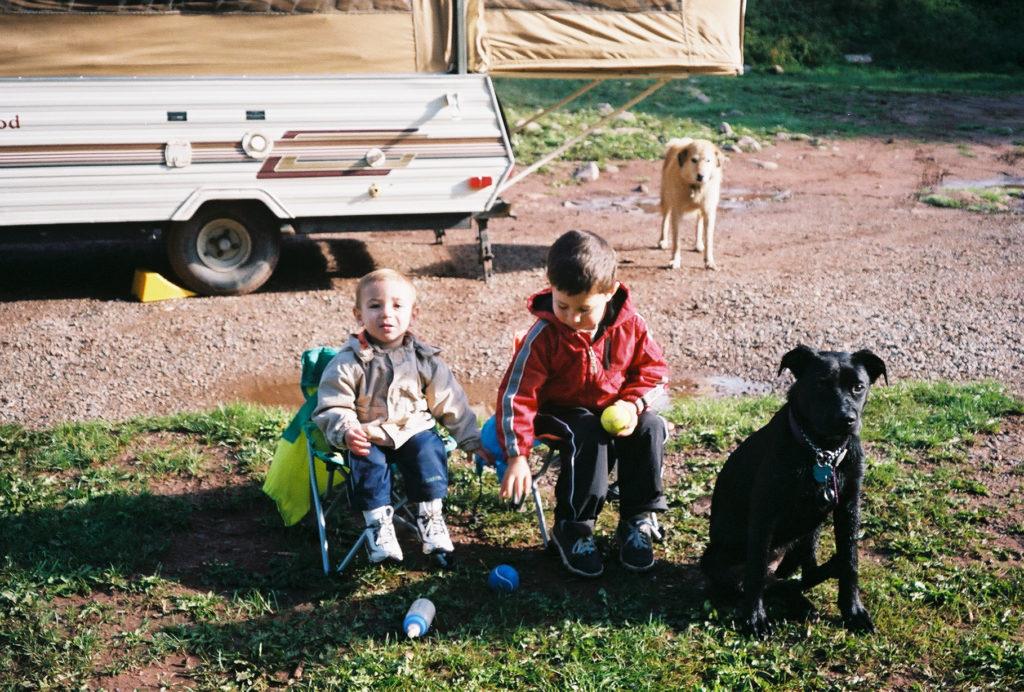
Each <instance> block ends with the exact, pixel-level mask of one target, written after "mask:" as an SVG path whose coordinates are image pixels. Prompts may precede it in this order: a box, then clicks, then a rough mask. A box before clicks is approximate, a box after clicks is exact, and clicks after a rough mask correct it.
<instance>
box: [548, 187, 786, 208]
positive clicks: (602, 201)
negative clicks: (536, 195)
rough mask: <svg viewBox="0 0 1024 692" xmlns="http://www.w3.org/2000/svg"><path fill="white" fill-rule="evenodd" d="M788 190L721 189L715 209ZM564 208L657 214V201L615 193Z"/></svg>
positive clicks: (748, 204)
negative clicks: (611, 195) (615, 194)
mask: <svg viewBox="0 0 1024 692" xmlns="http://www.w3.org/2000/svg"><path fill="white" fill-rule="evenodd" d="M790 194H791V193H790V191H788V190H773V191H770V192H764V191H761V192H755V191H753V190H740V189H733V190H722V197H721V199H720V200H719V203H718V208H719V209H726V210H732V211H742V210H745V209H750V208H752V207H755V206H758V205H761V204H766V203H768V202H778V201H781V200H784V199H786V198H788V197H789V196H790ZM565 205H566V206H567V207H570V208H572V209H579V210H581V211H587V212H615V213H620V214H660V213H661V209H660V203H659V200H658V198H657V197H652V196H650V195H642V194H636V195H619V196H614V197H588V198H586V199H578V200H571V201H568V202H566V203H565Z"/></svg>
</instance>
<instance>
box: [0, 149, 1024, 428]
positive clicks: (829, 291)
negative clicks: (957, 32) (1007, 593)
mask: <svg viewBox="0 0 1024 692" xmlns="http://www.w3.org/2000/svg"><path fill="white" fill-rule="evenodd" d="M658 170H659V164H658V163H657V162H623V163H621V164H619V165H618V166H617V167H616V168H614V169H608V170H605V171H604V172H603V173H602V175H601V177H600V178H599V180H597V181H595V182H592V183H586V184H573V183H569V184H566V182H565V181H566V179H567V177H568V176H569V174H571V172H572V169H571V168H564V169H557V170H554V171H552V172H550V173H547V174H545V175H535V176H533V177H532V178H528V179H527V180H525V181H523V182H522V183H520V184H519V185H517V186H516V187H514V188H512V189H511V190H510V191H508V193H507V194H506V195H505V196H506V198H508V199H509V200H510V201H511V202H512V203H513V208H514V209H515V210H516V213H517V218H515V219H505V220H498V221H494V222H492V224H491V236H492V240H493V242H494V243H495V252H496V255H497V259H496V261H495V269H496V277H495V279H494V280H493V281H492V282H491V283H490V284H485V283H484V282H482V281H480V280H479V279H478V267H477V264H476V254H477V248H476V244H475V234H474V233H473V232H472V231H452V232H449V236H448V238H447V240H446V243H445V244H444V245H435V244H433V243H432V240H433V234H432V233H428V232H420V233H367V234H347V235H342V236H337V237H332V238H329V239H321V240H318V241H317V242H310V241H305V240H304V241H295V242H290V243H287V244H286V247H285V252H284V254H283V256H282V260H281V263H280V265H279V267H278V271H277V273H276V274H275V276H274V277H273V278H272V279H271V281H270V282H269V283H268V284H267V286H265V287H264V289H262V290H261V291H260V292H259V293H257V294H255V295H250V296H243V297H237V298H190V299H185V300H172V301H164V302H158V303H149V304H142V303H139V302H137V301H135V300H134V299H133V298H132V297H131V295H130V285H131V276H132V272H133V271H134V269H135V268H136V267H142V266H149V267H155V268H157V269H161V268H165V265H164V263H163V260H162V259H161V256H160V252H159V248H158V247H157V246H154V245H152V244H147V243H141V242H140V243H132V244H127V245H126V244H118V245H95V244H93V245H89V246H83V245H81V244H67V245H63V246H47V247H45V248H34V247H29V246H25V245H16V246H12V247H9V248H6V249H5V250H4V251H3V253H2V254H0V346H2V349H3V351H2V352H3V356H2V358H0V422H4V423H21V424H24V425H26V426H29V427H33V428H36V427H42V426H50V425H53V424H56V423H58V422H62V421H80V420H91V419H106V420H123V419H127V418H131V417H134V416H139V415H159V414H168V413H173V412H177V411H183V410H202V409H208V408H212V407H215V406H216V405H218V404H220V403H223V402H228V401H234V400H247V401H257V402H262V403H267V404H275V405H276V404H280V405H285V406H288V407H291V406H293V405H295V404H297V403H298V402H299V401H300V394H299V391H298V384H297V380H298V356H299V354H300V353H301V351H302V350H303V349H305V348H308V347H311V346H315V345H320V344H337V343H340V342H341V341H342V339H343V338H344V335H345V334H346V333H347V331H348V330H349V329H350V328H352V326H353V324H352V318H351V306H352V298H351V295H352V291H353V288H354V285H355V281H356V279H357V278H358V277H359V276H361V275H362V274H363V273H365V272H366V271H369V270H370V269H372V268H373V267H375V266H393V267H395V268H397V269H400V270H404V271H407V272H409V273H410V274H412V275H413V276H414V278H415V281H416V283H417V286H418V287H419V289H420V292H421V316H420V319H419V321H418V323H417V327H416V329H417V331H418V333H419V334H420V335H421V337H423V338H424V339H425V340H427V341H429V342H433V343H436V344H438V345H439V346H441V347H442V348H443V349H444V354H445V357H446V359H447V361H448V362H449V364H450V365H451V366H452V368H453V370H454V371H455V372H456V374H457V375H458V376H459V377H460V379H462V381H463V382H464V385H465V386H466V389H467V391H468V392H469V393H470V396H471V398H472V399H473V401H474V403H475V404H477V405H478V406H479V407H480V409H481V412H486V410H487V409H488V407H490V406H491V405H492V404H493V396H494V390H495V387H496V384H497V381H498V379H499V378H500V376H501V374H502V372H503V370H504V367H505V365H506V363H507V359H508V356H509V344H510V343H511V339H512V334H513V332H514V331H515V330H517V329H521V328H524V327H526V326H528V324H529V322H530V320H529V317H528V316H527V314H526V312H525V310H524V307H523V306H524V303H525V299H526V297H527V296H528V295H529V294H530V293H531V292H533V291H534V290H537V289H539V288H541V287H543V285H544V281H543V272H542V264H543V258H544V253H545V251H546V248H547V246H548V244H550V242H551V241H552V240H553V239H554V238H555V237H557V235H558V234H560V233H561V232H563V231H565V230H568V229H570V228H587V229H590V230H594V231H596V232H598V233H601V234H602V235H604V236H605V237H607V238H608V239H609V240H610V241H611V242H612V243H613V245H614V246H615V247H616V248H617V250H618V251H619V253H620V259H621V261H622V265H621V276H620V278H621V280H622V281H623V282H625V283H626V284H627V285H628V286H629V287H630V289H631V290H632V291H633V293H634V299H635V301H636V303H637V304H638V306H639V308H640V310H641V312H642V313H643V314H644V315H645V316H646V317H647V319H648V322H649V323H650V326H651V330H652V332H653V334H654V335H655V337H656V338H657V339H658V341H659V342H660V343H661V344H662V346H663V348H664V349H665V352H666V355H667V358H668V361H669V364H670V366H671V368H672V372H673V382H672V384H673V387H674V388H675V389H676V391H677V392H679V393H687V394H705V393H721V392H725V393H736V392H748V391H750V392H763V391H770V390H773V391H783V390H784V389H785V387H786V386H788V383H789V380H788V375H783V376H777V374H776V370H777V368H778V363H779V360H780V358H781V357H782V354H783V353H785V352H786V351H787V350H789V349H790V348H792V347H793V346H794V345H796V344H797V343H806V344H808V345H811V346H814V347H819V348H836V349H846V350H854V349H857V348H863V347H867V348H871V349H872V350H874V351H875V352H876V353H878V354H879V355H880V356H882V358H883V359H884V360H885V361H886V362H887V365H888V368H889V381H890V382H895V381H899V380H904V379H924V380H953V381H965V380H978V379H994V380H997V381H1000V382H1003V383H1005V384H1006V385H1008V386H1009V387H1010V388H1011V389H1012V390H1013V391H1015V392H1017V393H1024V371H1022V364H1024V347H1022V344H1021V336H1022V335H1024V324H1022V321H1024V303H1022V296H1024V278H1022V271H1021V269H1022V267H1021V264H1022V259H1021V258H1022V256H1024V215H1022V213H1021V212H1022V210H1021V208H1020V206H1018V207H1017V208H1015V209H1011V210H1010V211H1009V212H1006V213H999V214H979V213H972V212H968V211H962V210H952V209H940V208H935V207H931V206H927V205H924V204H921V203H920V202H918V201H917V200H916V192H917V191H918V190H920V189H921V188H922V187H924V186H935V185H939V184H943V183H946V184H949V183H951V182H956V181H991V180H994V179H995V180H1002V181H1004V182H1005V181H1012V180H1014V179H1020V178H1021V177H1024V166H1022V161H1021V158H1020V156H1019V155H1018V153H1017V149H1016V148H1015V147H1014V146H1013V145H1012V143H1010V142H1002V143H1000V142H988V143H975V144H971V145H970V147H969V148H968V147H965V145H963V144H961V145H951V144H943V143H924V144H922V143H908V142H888V143H886V142H879V141H874V140H862V141H851V142H847V141H844V142H837V143H831V144H828V145H826V146H812V145H811V144H809V143H807V142H778V143H775V144H773V145H772V146H769V147H766V148H765V149H764V150H763V151H761V152H759V153H756V154H733V155H731V159H730V161H729V162H728V164H727V166H726V181H725V199H724V200H723V205H722V207H723V208H722V211H721V213H720V215H719V227H718V236H717V238H716V256H717V258H718V259H719V264H720V265H721V267H722V269H721V271H718V272H708V271H705V270H703V268H702V266H701V262H700V258H699V256H698V255H697V254H695V253H691V254H689V255H688V256H686V257H684V267H683V268H682V269H680V270H678V271H674V272H673V271H670V270H667V269H665V268H664V265H665V264H666V263H667V260H668V256H667V254H668V253H667V251H660V250H657V249H655V247H654V244H655V242H656V236H657V234H658V224H659V219H658V216H657V214H656V213H655V211H654V209H655V205H656V195H657V186H658V178H657V176H658ZM1018 185H1019V183H1018Z"/></svg>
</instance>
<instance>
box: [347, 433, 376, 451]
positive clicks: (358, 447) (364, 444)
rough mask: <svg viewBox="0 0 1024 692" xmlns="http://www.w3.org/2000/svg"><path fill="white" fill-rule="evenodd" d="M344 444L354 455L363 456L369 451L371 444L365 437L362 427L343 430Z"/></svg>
mask: <svg viewBox="0 0 1024 692" xmlns="http://www.w3.org/2000/svg"><path fill="white" fill-rule="evenodd" d="M345 446H346V447H348V448H349V451H351V452H352V453H353V454H355V455H356V456H361V457H365V456H366V455H367V454H369V453H370V449H371V448H372V445H371V444H370V439H369V438H368V437H366V431H365V430H363V429H362V428H359V427H355V428H349V429H348V430H346V431H345Z"/></svg>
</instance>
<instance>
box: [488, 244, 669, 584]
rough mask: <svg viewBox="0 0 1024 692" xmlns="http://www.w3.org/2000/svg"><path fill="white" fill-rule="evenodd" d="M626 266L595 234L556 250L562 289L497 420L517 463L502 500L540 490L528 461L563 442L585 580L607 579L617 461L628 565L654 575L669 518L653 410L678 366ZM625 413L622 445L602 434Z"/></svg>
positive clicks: (577, 567)
mask: <svg viewBox="0 0 1024 692" xmlns="http://www.w3.org/2000/svg"><path fill="white" fill-rule="evenodd" d="M616 264H617V259H616V257H615V251H614V250H613V249H612V247H611V246H610V245H609V244H608V243H607V242H606V241H605V240H604V239H602V238H601V237H600V236H597V235H595V234H593V233H590V232H587V231H569V232H568V233H565V234H564V235H562V236H561V237H559V238H558V240H556V241H555V243H554V244H553V245H552V246H551V248H550V249H549V251H548V257H547V278H548V281H549V283H550V284H551V286H550V288H548V289H545V290H543V291H540V292H539V293H536V294H534V295H533V296H531V297H530V299H529V303H528V308H529V310H530V312H531V313H533V314H534V315H535V316H536V317H537V321H536V322H535V323H534V324H533V326H532V327H531V328H530V330H529V331H528V332H527V334H526V335H525V336H524V337H523V339H522V340H521V341H519V343H517V345H516V348H515V352H514V354H513V357H512V362H511V363H510V364H509V366H508V369H507V371H506V372H505V376H504V378H503V379H502V382H501V387H500V389H499V390H498V401H497V408H496V411H495V420H496V424H497V426H496V427H497V433H498V441H499V443H500V445H501V449H502V450H504V452H505V458H506V459H508V468H507V469H506V471H505V475H504V477H503V478H502V480H501V496H502V497H522V496H524V495H525V493H526V492H528V491H529V490H530V486H531V483H532V479H531V475H530V468H529V465H528V463H527V455H528V454H529V451H530V448H531V447H532V446H533V442H534V439H535V438H536V436H539V435H556V436H558V437H559V438H561V439H562V440H563V442H562V443H561V444H560V446H559V451H560V454H561V460H562V462H561V467H560V470H559V475H558V480H557V482H556V484H555V517H554V518H555V525H554V528H553V530H552V537H553V543H554V545H555V547H556V548H557V549H558V552H559V554H560V555H561V558H562V562H563V564H564V565H565V567H566V568H567V569H568V570H569V571H570V572H572V573H573V574H577V575H580V576H585V577H597V576H600V575H601V574H602V573H603V572H604V562H603V559H602V557H601V555H600V554H599V552H598V550H597V547H596V545H595V544H594V522H595V521H596V519H597V517H598V514H599V513H600V512H601V508H602V507H603V505H604V502H605V497H606V495H607V493H608V473H609V468H610V466H611V464H612V463H614V464H615V465H616V468H617V471H616V473H617V478H618V486H619V497H620V506H619V524H618V529H617V530H616V532H615V535H616V539H617V542H618V544H619V561H620V562H621V563H622V564H623V566H624V567H626V568H627V569H629V570H633V571H638V572H642V571H646V570H648V569H650V568H651V567H652V566H653V565H654V550H653V546H652V545H651V542H652V535H653V533H654V531H655V526H654V524H653V522H652V521H651V513H652V512H663V511H665V509H666V508H667V507H666V504H665V497H664V494H663V492H662V485H661V464H662V456H663V453H664V446H665V437H666V430H665V424H664V421H663V420H662V419H661V417H660V416H658V414H657V413H656V412H655V411H654V410H652V409H651V407H650V404H651V403H653V402H654V401H656V400H657V399H659V398H661V397H663V396H664V395H665V392H664V386H665V384H666V382H667V378H668V366H667V364H666V363H665V358H664V356H663V355H662V352H661V348H660V347H659V346H658V344H657V343H655V341H654V339H652V338H651V337H650V335H649V334H648V333H647V324H646V323H645V322H644V319H643V318H642V317H641V316H640V315H639V314H638V313H637V312H636V310H635V308H634V307H633V303H632V301H631V300H630V298H629V291H628V289H627V288H626V287H625V286H623V285H622V284H620V283H619V282H618V281H616V280H615V270H616ZM613 404H616V405H618V406H621V407H623V410H624V412H625V413H626V415H625V416H624V419H625V427H623V428H622V429H621V430H619V431H618V432H617V433H616V434H614V435H613V434H611V433H609V432H607V431H606V430H605V429H604V428H603V427H602V425H601V414H602V412H603V410H604V409H605V408H607V407H608V406H611V405H613ZM613 460H614V461H613Z"/></svg>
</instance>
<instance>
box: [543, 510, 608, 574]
mask: <svg viewBox="0 0 1024 692" xmlns="http://www.w3.org/2000/svg"><path fill="white" fill-rule="evenodd" d="M551 537H552V539H553V540H552V541H551V542H552V543H554V544H555V547H556V548H557V549H558V553H559V555H561V556H562V564H563V565H565V568H566V569H567V570H569V571H570V572H572V573H573V574H578V575H579V576H581V577H600V576H601V575H602V574H603V573H604V561H603V560H601V553H599V552H598V550H597V545H596V544H595V543H594V530H593V529H592V528H590V526H588V525H587V524H584V523H583V522H578V521H566V520H564V519H563V520H562V521H556V522H555V528H554V529H553V530H552V531H551Z"/></svg>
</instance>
